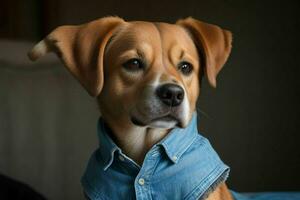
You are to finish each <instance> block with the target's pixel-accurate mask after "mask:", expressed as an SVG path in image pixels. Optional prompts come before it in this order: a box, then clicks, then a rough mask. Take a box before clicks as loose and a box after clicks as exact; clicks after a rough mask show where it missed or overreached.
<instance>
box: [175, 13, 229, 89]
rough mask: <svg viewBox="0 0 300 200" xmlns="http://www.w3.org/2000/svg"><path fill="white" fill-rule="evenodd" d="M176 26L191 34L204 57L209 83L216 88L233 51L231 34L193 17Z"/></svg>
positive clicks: (180, 21) (179, 22)
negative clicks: (220, 74)
mask: <svg viewBox="0 0 300 200" xmlns="http://www.w3.org/2000/svg"><path fill="white" fill-rule="evenodd" d="M176 24H178V25H180V26H182V27H184V28H185V29H186V30H187V31H188V32H189V33H190V34H191V36H192V38H193V40H194V42H195V44H196V46H197V48H198V49H199V50H200V51H201V52H200V53H201V54H202V55H203V56H204V63H205V71H206V75H207V78H208V81H209V83H210V85H211V86H212V87H216V85H217V83H216V77H217V75H218V73H219V71H220V70H221V69H222V67H223V65H224V64H225V62H226V60H227V58H228V56H229V54H230V51H231V42H232V34H231V32H229V31H227V30H224V29H221V28H220V27H218V26H216V25H212V24H207V23H204V22H201V21H199V20H196V19H193V18H191V17H189V18H186V19H182V20H178V21H177V22H176Z"/></svg>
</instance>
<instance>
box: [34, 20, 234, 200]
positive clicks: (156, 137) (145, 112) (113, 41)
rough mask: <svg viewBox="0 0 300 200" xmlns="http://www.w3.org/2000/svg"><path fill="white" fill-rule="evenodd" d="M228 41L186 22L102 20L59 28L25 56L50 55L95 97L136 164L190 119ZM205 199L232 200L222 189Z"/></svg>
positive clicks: (219, 32) (225, 34)
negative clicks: (203, 82)
mask: <svg viewBox="0 0 300 200" xmlns="http://www.w3.org/2000/svg"><path fill="white" fill-rule="evenodd" d="M231 41H232V36H231V33H230V32H229V31H227V30H223V29H221V28H219V27H218V26H215V25H211V24H207V23H203V22H200V21H198V20H195V19H193V18H187V19H184V20H179V21H178V22H177V23H176V24H167V23H152V22H141V21H135V22H126V21H124V20H123V19H120V18H118V17H106V18H101V19H99V20H96V21H92V22H90V23H87V24H83V25H80V26H62V27H58V28H57V29H55V30H54V31H53V32H52V33H50V34H49V35H48V36H47V37H46V38H45V39H44V40H42V41H41V42H39V43H38V44H37V45H36V46H35V47H34V48H33V49H32V51H31V52H30V53H29V57H30V58H31V59H32V60H36V59H38V58H39V57H41V56H43V55H44V54H46V53H47V52H55V53H56V54H57V55H58V56H59V57H60V58H61V60H62V61H63V63H64V64H65V66H66V67H67V69H68V70H69V71H70V72H71V73H72V74H73V75H74V76H75V78H77V79H78V80H79V82H80V83H81V84H82V85H83V86H84V87H85V89H86V90H87V91H88V92H89V94H90V95H92V96H95V97H97V100H98V103H99V107H100V111H101V114H102V117H103V119H104V121H105V122H106V123H107V124H108V126H109V127H110V128H111V130H112V132H113V136H112V137H113V139H114V142H115V143H116V144H117V145H118V146H119V147H120V148H121V149H122V151H123V152H124V153H125V154H126V155H127V156H128V157H130V158H131V159H133V160H134V161H135V162H136V163H138V164H140V165H141V164H142V163H143V160H144V157H145V154H146V153H147V152H148V150H149V149H151V147H152V146H153V145H154V144H156V143H157V142H159V141H160V140H162V139H163V138H164V137H165V136H166V135H167V134H168V133H169V132H170V130H171V129H173V128H174V127H176V126H179V127H186V126H187V125H188V123H189V121H190V119H191V116H192V113H193V112H194V111H195V106H196V100H197V98H198V96H199V93H200V80H201V77H202V75H204V73H205V74H206V76H207V78H208V81H209V83H210V84H211V85H212V86H213V87H216V76H217V74H218V72H219V71H220V70H221V68H222V67H223V65H224V63H225V62H226V60H227V58H228V56H229V53H230V51H231ZM208 199H216V200H219V199H224V200H225V199H231V194H230V192H229V191H228V189H227V187H226V185H225V183H222V184H220V185H219V186H218V187H217V188H216V189H215V190H214V191H213V192H212V193H211V194H210V195H209V196H208Z"/></svg>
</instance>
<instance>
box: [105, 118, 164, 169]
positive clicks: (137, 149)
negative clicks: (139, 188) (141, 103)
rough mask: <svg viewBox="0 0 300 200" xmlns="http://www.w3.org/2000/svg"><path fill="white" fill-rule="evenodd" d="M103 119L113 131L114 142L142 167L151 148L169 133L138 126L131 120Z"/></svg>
mask: <svg viewBox="0 0 300 200" xmlns="http://www.w3.org/2000/svg"><path fill="white" fill-rule="evenodd" d="M103 118H104V121H105V123H106V124H107V125H108V127H109V129H110V130H111V131H110V137H111V138H112V139H113V141H114V142H115V143H116V144H117V145H118V147H119V148H121V150H122V152H123V153H124V154H125V155H127V156H128V157H129V158H131V159H132V160H134V161H135V162H136V163H137V164H139V165H140V166H141V165H142V163H143V161H144V158H145V155H146V153H147V152H148V151H149V150H150V149H151V147H152V146H153V145H154V144H156V143H158V142H159V141H160V140H162V139H163V138H164V137H165V136H166V135H167V134H168V133H169V130H166V129H157V128H147V127H140V126H136V125H134V124H132V123H131V122H130V121H129V119H120V118H118V120H113V118H112V119H111V118H110V117H109V116H105V117H103Z"/></svg>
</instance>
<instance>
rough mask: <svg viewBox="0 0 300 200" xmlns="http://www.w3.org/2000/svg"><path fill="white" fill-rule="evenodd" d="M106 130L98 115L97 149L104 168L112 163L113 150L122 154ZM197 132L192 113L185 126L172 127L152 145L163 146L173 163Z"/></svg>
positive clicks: (194, 114) (195, 115)
mask: <svg viewBox="0 0 300 200" xmlns="http://www.w3.org/2000/svg"><path fill="white" fill-rule="evenodd" d="M108 131H109V130H108V128H107V127H106V125H105V123H104V121H103V119H102V118H101V117H100V118H99V121H98V137H99V149H100V153H101V156H102V158H103V161H104V168H103V169H104V170H106V169H107V168H109V167H110V165H111V164H112V162H113V160H114V157H115V152H118V153H120V154H122V150H121V149H120V148H119V147H118V146H117V145H116V144H115V143H114V141H113V140H112V139H111V138H110V137H109V134H108ZM197 134H198V131H197V114H196V113H193V116H192V119H191V121H190V123H189V124H188V126H187V127H186V128H174V129H172V130H171V132H170V133H169V134H168V135H167V136H166V137H165V138H164V139H162V140H161V141H160V142H159V143H157V144H156V145H154V146H153V148H154V147H155V146H161V147H163V149H164V150H165V152H166V154H167V157H168V158H169V159H170V160H171V161H172V162H173V163H177V162H178V161H179V160H180V157H181V156H182V155H183V153H184V152H185V151H186V150H187V149H188V147H189V146H190V145H191V144H192V143H193V141H194V139H195V138H196V136H197ZM124 156H125V155H124ZM125 157H126V156H125Z"/></svg>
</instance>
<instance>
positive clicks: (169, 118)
mask: <svg viewBox="0 0 300 200" xmlns="http://www.w3.org/2000/svg"><path fill="white" fill-rule="evenodd" d="M158 121H160V122H165V123H175V124H176V125H177V126H179V127H181V125H180V124H181V122H180V120H179V119H177V118H176V117H174V116H172V115H164V116H161V117H157V118H154V119H151V120H149V121H147V122H144V121H142V120H140V119H138V118H137V117H134V116H132V117H131V122H132V123H133V124H135V125H137V126H147V125H149V124H151V123H154V122H158Z"/></svg>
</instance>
